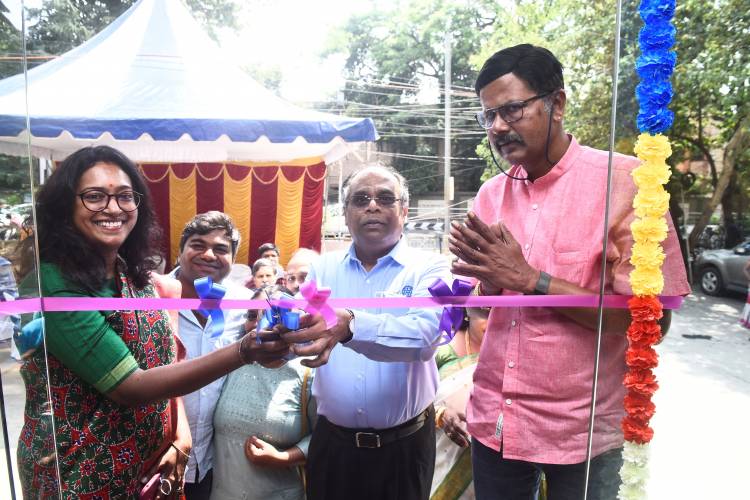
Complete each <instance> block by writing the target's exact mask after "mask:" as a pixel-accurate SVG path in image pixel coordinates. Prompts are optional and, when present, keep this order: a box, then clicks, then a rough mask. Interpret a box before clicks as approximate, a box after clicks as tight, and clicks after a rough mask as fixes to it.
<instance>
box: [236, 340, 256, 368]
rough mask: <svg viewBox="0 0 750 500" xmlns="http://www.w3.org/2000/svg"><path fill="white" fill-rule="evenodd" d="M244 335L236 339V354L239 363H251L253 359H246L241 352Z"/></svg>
mask: <svg viewBox="0 0 750 500" xmlns="http://www.w3.org/2000/svg"><path fill="white" fill-rule="evenodd" d="M245 337H247V335H245ZM245 337H243V338H241V339H240V340H238V341H237V355H238V356H239V357H240V363H242V364H243V365H251V364H253V361H252V360H250V361H248V360H247V358H245V355H244V354H243V353H242V342H243V341H244V340H245Z"/></svg>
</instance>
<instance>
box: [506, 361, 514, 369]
mask: <svg viewBox="0 0 750 500" xmlns="http://www.w3.org/2000/svg"><path fill="white" fill-rule="evenodd" d="M508 366H509V367H511V368H513V367H514V366H516V364H515V363H514V362H513V361H509V362H508Z"/></svg>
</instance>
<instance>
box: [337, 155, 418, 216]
mask: <svg viewBox="0 0 750 500" xmlns="http://www.w3.org/2000/svg"><path fill="white" fill-rule="evenodd" d="M372 170H380V171H382V172H385V173H387V174H390V175H392V176H393V177H395V178H396V181H397V183H398V187H399V191H400V198H401V202H402V204H403V205H404V206H406V207H408V206H409V183H408V182H407V180H406V178H405V177H404V176H403V175H401V174H400V173H399V171H398V170H396V169H395V168H393V167H389V166H387V165H383V164H381V163H370V164H368V165H365V166H364V168H362V169H361V170H357V171H356V172H354V173H352V174H351V175H349V177H347V178H346V180H345V181H344V194H343V195H344V200H343V202H344V205H346V204H347V203H348V202H349V186H351V184H352V182H353V181H354V179H356V178H357V176H359V175H360V174H362V173H363V172H369V171H372Z"/></svg>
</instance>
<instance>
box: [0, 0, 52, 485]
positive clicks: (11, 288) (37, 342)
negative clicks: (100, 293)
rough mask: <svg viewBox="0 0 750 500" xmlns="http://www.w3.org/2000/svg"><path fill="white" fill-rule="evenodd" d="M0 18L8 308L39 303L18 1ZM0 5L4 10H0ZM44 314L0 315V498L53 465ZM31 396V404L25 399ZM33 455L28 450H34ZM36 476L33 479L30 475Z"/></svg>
mask: <svg viewBox="0 0 750 500" xmlns="http://www.w3.org/2000/svg"><path fill="white" fill-rule="evenodd" d="M5 4H6V5H5V7H7V9H8V10H7V11H5V12H3V16H4V17H3V18H2V19H0V78H3V80H2V82H0V99H2V104H0V109H2V110H3V111H2V113H3V114H2V115H1V116H0V129H2V132H1V133H0V135H2V137H0V294H2V297H1V298H2V300H3V301H4V302H5V303H6V304H7V301H10V300H24V299H31V298H38V297H39V296H40V293H39V286H38V269H37V264H38V260H37V257H36V244H35V235H36V224H35V220H34V217H33V210H32V207H33V201H34V200H33V191H34V188H35V185H36V184H38V181H39V176H40V174H39V161H38V160H36V159H34V160H32V158H31V155H30V152H29V150H28V147H27V144H26V141H25V132H26V127H25V123H26V107H25V82H24V75H23V73H24V66H25V65H26V64H27V61H28V59H27V56H28V53H27V50H26V44H25V43H24V39H23V35H22V33H23V27H24V24H25V25H26V26H28V23H27V21H28V19H26V20H25V21H26V23H24V22H23V21H24V19H23V14H22V8H21V2H5ZM0 5H2V4H0ZM41 323H42V319H41V313H36V314H34V313H26V314H20V315H10V316H7V315H0V370H1V373H2V412H3V414H2V417H3V422H2V424H3V435H2V438H3V439H2V442H0V447H2V456H0V462H1V464H0V465H1V466H2V471H0V497H2V498H22V490H23V489H24V487H23V484H24V482H25V481H30V480H31V478H32V477H34V476H37V477H41V475H40V474H39V472H40V471H43V470H44V471H47V472H50V473H51V476H52V477H54V476H55V475H56V474H55V473H54V470H55V468H56V459H55V453H54V444H53V443H54V435H53V432H52V419H51V415H50V408H51V406H52V405H51V404H50V398H49V395H50V393H49V387H48V385H47V384H46V373H47V364H46V356H45V345H44V342H43V334H42V326H41ZM29 397H31V398H33V399H29ZM32 450H33V451H32ZM34 471H36V473H35V472H34ZM25 484H26V491H27V494H31V492H33V493H34V496H38V495H39V494H40V492H42V491H44V494H45V495H52V496H57V494H58V492H57V488H56V486H55V485H54V484H52V485H48V488H46V489H44V488H43V487H42V486H41V483H39V484H34V485H31V484H30V483H29V482H26V483H25Z"/></svg>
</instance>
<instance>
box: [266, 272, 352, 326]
mask: <svg viewBox="0 0 750 500" xmlns="http://www.w3.org/2000/svg"><path fill="white" fill-rule="evenodd" d="M299 293H300V294H302V296H303V297H304V298H305V301H304V302H303V303H302V304H300V302H302V301H300V300H289V299H281V300H279V301H278V305H279V306H281V307H284V308H287V309H293V308H295V307H299V308H300V309H302V310H303V311H305V312H306V313H308V314H311V315H312V314H320V315H321V316H323V320H324V321H325V322H326V326H327V327H328V328H333V327H334V326H336V324H337V323H338V322H339V320H338V318H337V317H336V311H334V310H333V307H331V306H330V305H329V304H328V299H329V298H330V297H331V289H330V288H326V287H321V288H318V285H317V283H315V280H310V281H306V282H305V283H304V284H303V285H302V286H301V287H300V288H299Z"/></svg>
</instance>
